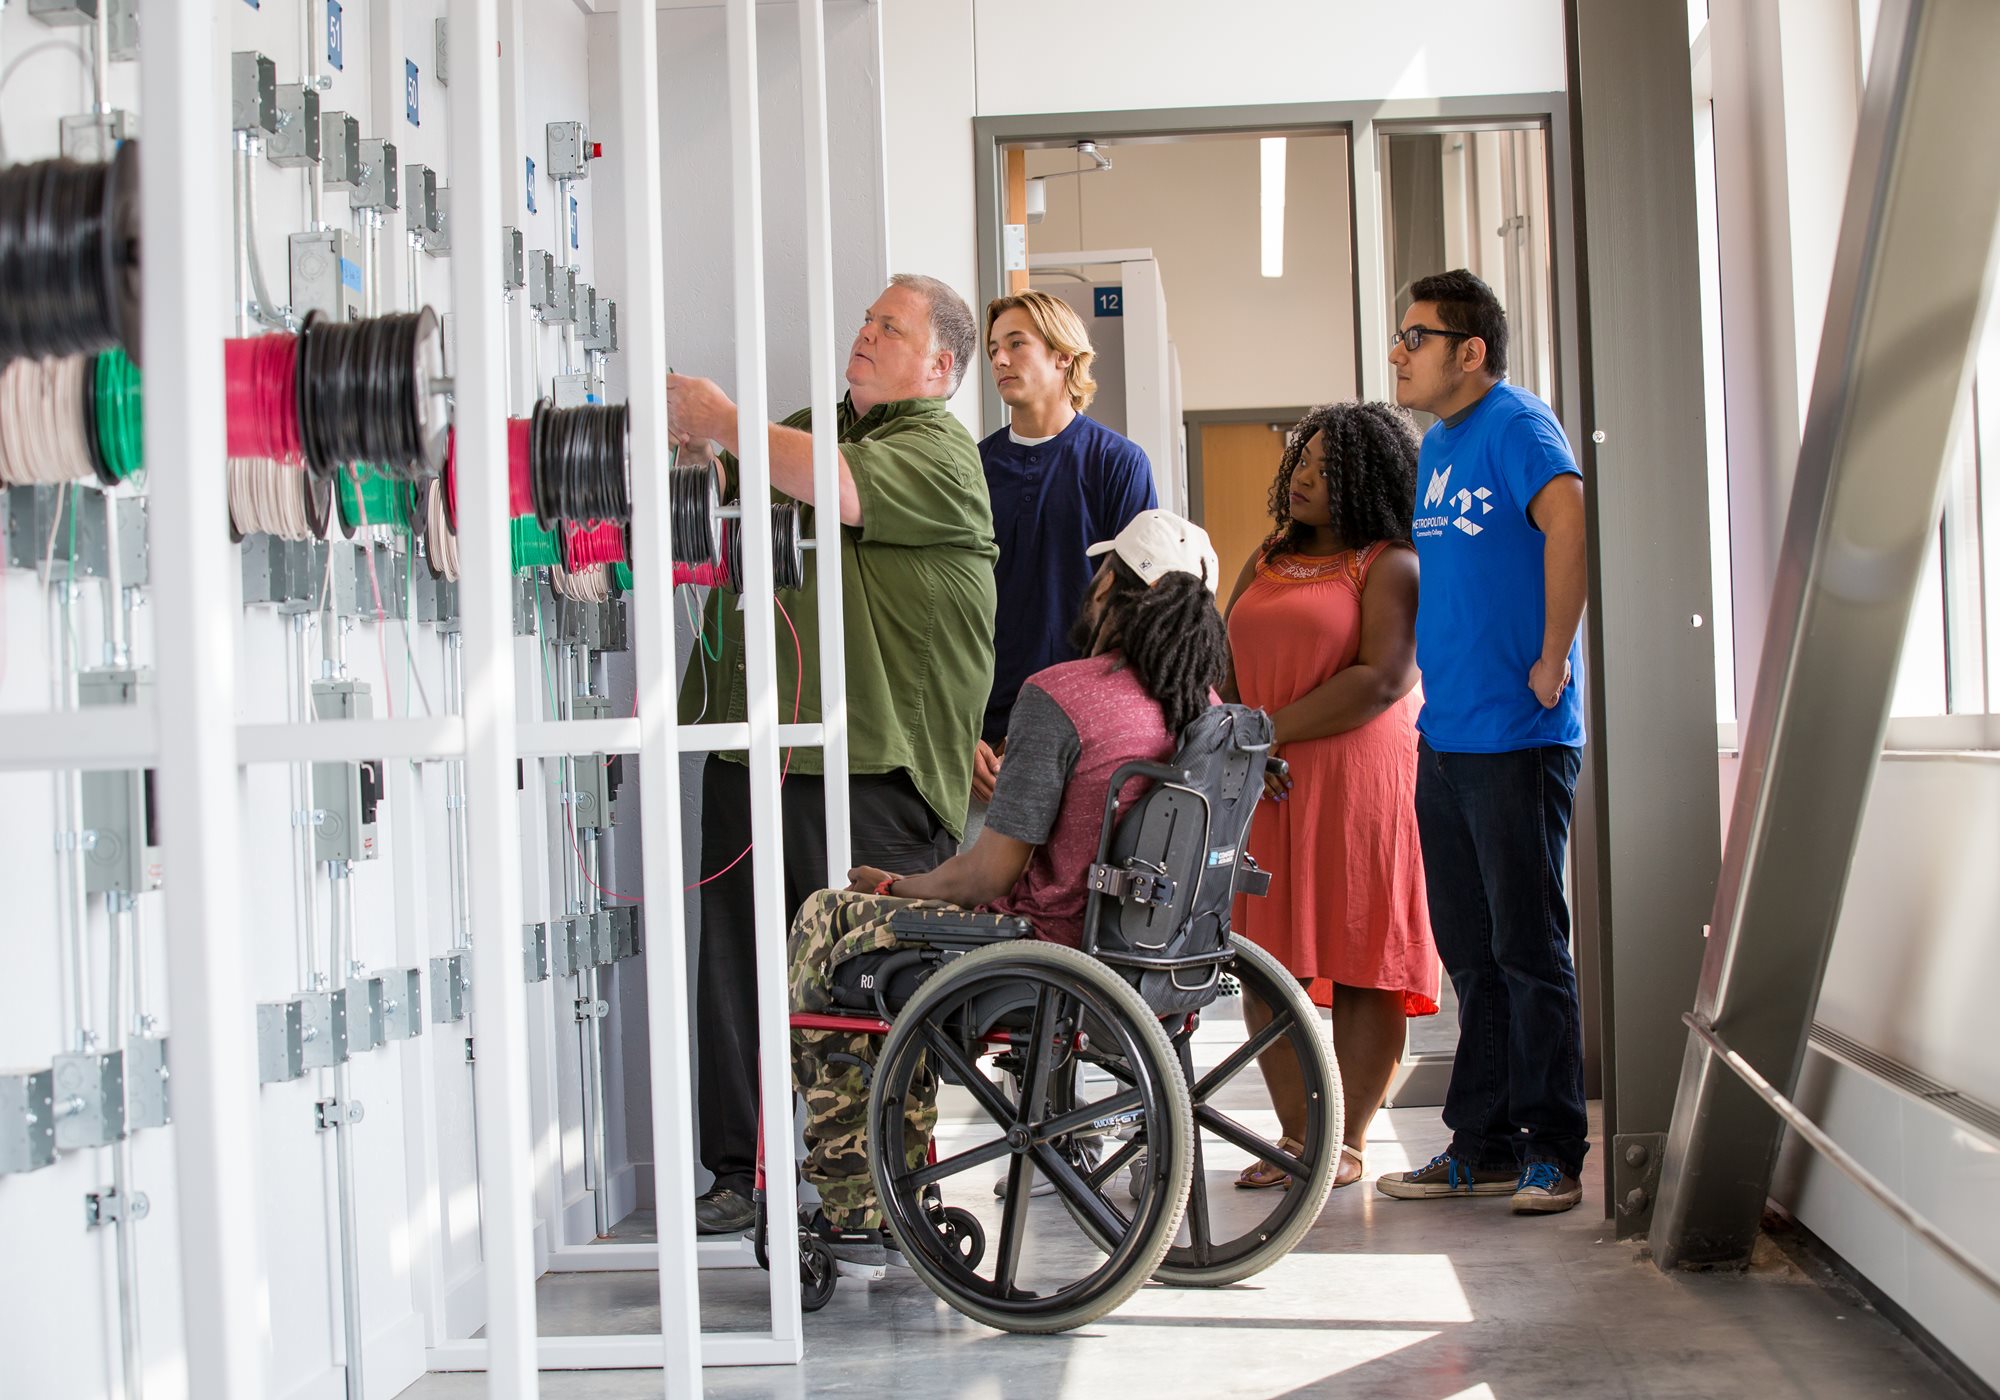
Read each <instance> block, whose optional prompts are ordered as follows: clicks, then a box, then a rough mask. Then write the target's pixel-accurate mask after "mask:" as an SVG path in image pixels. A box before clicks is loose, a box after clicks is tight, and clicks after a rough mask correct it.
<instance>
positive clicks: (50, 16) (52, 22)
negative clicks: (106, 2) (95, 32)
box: [28, 0, 97, 29]
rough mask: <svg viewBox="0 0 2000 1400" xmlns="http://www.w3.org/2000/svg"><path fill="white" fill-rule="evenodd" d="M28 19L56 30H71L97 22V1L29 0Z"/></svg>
mask: <svg viewBox="0 0 2000 1400" xmlns="http://www.w3.org/2000/svg"><path fill="white" fill-rule="evenodd" d="M28 17H29V18H30V19H35V20H39V21H41V22H42V23H43V24H46V25H48V26H50V27H51V28H55V29H69V28H72V27H75V26H77V25H84V24H92V23H95V22H96V20H97V0H28Z"/></svg>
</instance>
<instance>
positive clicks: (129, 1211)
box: [106, 894, 146, 1400]
mask: <svg viewBox="0 0 2000 1400" xmlns="http://www.w3.org/2000/svg"><path fill="white" fill-rule="evenodd" d="M132 913H133V908H132V896H130V895H127V894H113V895H111V896H110V898H109V899H108V900H107V901H106V916H107V918H108V920H109V923H110V935H111V941H110V950H109V953H108V955H107V956H108V961H109V964H110V966H109V969H108V970H109V972H110V981H111V1003H110V1012H111V1025H112V1026H113V1028H114V1031H113V1035H114V1039H116V1040H118V1042H119V1043H121V1044H122V1043H123V1042H122V1033H121V1032H120V1031H118V1030H117V1028H119V1027H122V1026H124V1025H125V1024H126V1018H127V1013H128V1007H127V1004H126V990H125V980H124V975H123V970H122V966H121V953H122V951H123V948H124V943H125V938H126V935H127V933H128V932H129V933H130V936H131V939H132V945H133V961H134V962H135V963H136V962H137V960H138V951H137V950H138V942H139V921H138V920H137V919H136V918H134V917H132ZM111 1193H112V1195H113V1196H115V1197H116V1198H117V1200H118V1214H117V1217H116V1219H115V1220H114V1221H113V1222H112V1227H113V1231H114V1236H113V1238H114V1249H115V1253H116V1258H117V1264H116V1270H117V1275H118V1355H119V1363H120V1368H121V1374H122V1377H123V1380H124V1386H125V1400H145V1391H146V1360H145V1350H144V1348H143V1347H142V1346H141V1345H140V1337H139V1241H138V1237H137V1227H138V1224H139V1220H138V1216H139V1212H138V1211H137V1210H136V1208H135V1207H136V1201H137V1197H136V1196H135V1194H134V1193H133V1189H132V1141H131V1139H130V1138H129V1137H126V1136H125V1135H123V1134H120V1135H119V1138H118V1140H117V1141H116V1142H114V1143H112V1144H111Z"/></svg>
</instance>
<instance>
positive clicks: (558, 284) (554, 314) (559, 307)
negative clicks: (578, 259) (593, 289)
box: [543, 267, 589, 326]
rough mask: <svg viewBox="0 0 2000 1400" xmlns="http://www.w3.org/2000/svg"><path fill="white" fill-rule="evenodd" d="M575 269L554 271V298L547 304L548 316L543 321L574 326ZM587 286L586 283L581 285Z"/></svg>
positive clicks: (561, 268)
mask: <svg viewBox="0 0 2000 1400" xmlns="http://www.w3.org/2000/svg"><path fill="white" fill-rule="evenodd" d="M578 285H579V283H578V282H577V280H576V269H575V268H573V267H559V268H557V269H556V280H555V283H554V286H555V296H554V297H553V298H552V299H551V300H550V302H549V314H548V315H547V316H545V317H544V318H543V319H544V320H546V321H550V322H553V323H555V324H557V325H563V326H571V325H575V324H576V298H577V287H578ZM581 285H583V286H586V287H587V286H588V285H589V284H588V283H583V284H581Z"/></svg>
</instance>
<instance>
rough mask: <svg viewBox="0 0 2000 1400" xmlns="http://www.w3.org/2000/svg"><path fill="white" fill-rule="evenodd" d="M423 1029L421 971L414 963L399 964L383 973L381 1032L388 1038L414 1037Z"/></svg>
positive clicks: (422, 977)
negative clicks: (410, 965)
mask: <svg viewBox="0 0 2000 1400" xmlns="http://www.w3.org/2000/svg"><path fill="white" fill-rule="evenodd" d="M423 1033H424V975H423V972H422V971H421V970H420V969H418V968H414V967H398V968H392V969H391V970H390V971H388V972H385V973H383V974H382V1034H383V1036H384V1037H385V1038H386V1039H389V1040H414V1039H416V1038H417V1037H418V1036H420V1035H422V1034H423Z"/></svg>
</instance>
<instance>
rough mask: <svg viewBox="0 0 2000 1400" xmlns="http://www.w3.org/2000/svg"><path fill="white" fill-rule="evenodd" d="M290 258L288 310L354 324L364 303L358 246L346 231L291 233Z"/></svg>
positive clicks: (298, 313)
mask: <svg viewBox="0 0 2000 1400" xmlns="http://www.w3.org/2000/svg"><path fill="white" fill-rule="evenodd" d="M289 242H290V247H291V254H292V310H293V312H294V313H295V314H296V315H298V316H299V317H300V318H301V319H303V318H304V316H305V314H306V313H307V312H308V311H317V312H319V313H320V315H322V316H325V317H328V318H329V319H331V320H335V321H358V320H360V319H361V317H362V314H363V311H364V309H365V304H366V301H367V288H366V286H364V285H363V282H362V277H361V244H360V242H359V241H358V240H357V239H356V238H355V237H354V235H353V234H351V233H349V232H348V231H347V230H346V229H338V228H329V229H319V230H316V231H315V232H312V233H295V234H293V235H292V236H291V238H290V240H289Z"/></svg>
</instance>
